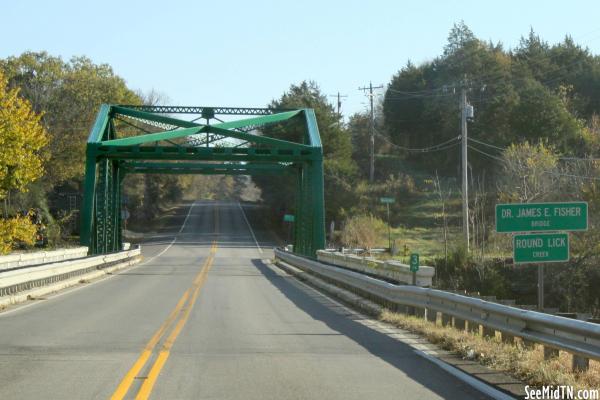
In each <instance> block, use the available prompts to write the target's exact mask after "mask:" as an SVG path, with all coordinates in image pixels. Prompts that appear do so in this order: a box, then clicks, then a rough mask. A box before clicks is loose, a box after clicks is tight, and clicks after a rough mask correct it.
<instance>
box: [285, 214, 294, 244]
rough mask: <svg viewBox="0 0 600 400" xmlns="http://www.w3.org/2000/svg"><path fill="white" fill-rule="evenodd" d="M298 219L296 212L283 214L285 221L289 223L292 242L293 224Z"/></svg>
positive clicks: (289, 237)
mask: <svg viewBox="0 0 600 400" xmlns="http://www.w3.org/2000/svg"><path fill="white" fill-rule="evenodd" d="M295 220H296V218H295V216H294V214H285V215H284V216H283V222H287V223H288V242H290V243H291V242H292V224H293V223H294V221H295Z"/></svg>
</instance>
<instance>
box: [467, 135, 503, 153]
mask: <svg viewBox="0 0 600 400" xmlns="http://www.w3.org/2000/svg"><path fill="white" fill-rule="evenodd" d="M468 140H469V141H470V142H475V143H479V144H481V145H483V146H488V147H491V148H494V149H497V150H500V151H504V149H503V148H502V147H498V146H496V145H493V144H490V143H486V142H482V141H481V140H477V139H473V138H472V137H470V138H468Z"/></svg>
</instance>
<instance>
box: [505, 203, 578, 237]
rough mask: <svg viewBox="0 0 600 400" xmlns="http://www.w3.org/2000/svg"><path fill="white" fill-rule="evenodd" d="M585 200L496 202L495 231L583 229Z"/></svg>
mask: <svg viewBox="0 0 600 400" xmlns="http://www.w3.org/2000/svg"><path fill="white" fill-rule="evenodd" d="M587 225H588V205H587V203H586V202H583V201H580V202H564V203H520V204H515V203H513V204H497V205H496V232H499V233H508V232H541V231H546V232H548V231H584V230H587Z"/></svg>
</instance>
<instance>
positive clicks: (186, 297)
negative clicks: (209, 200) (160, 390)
mask: <svg viewBox="0 0 600 400" xmlns="http://www.w3.org/2000/svg"><path fill="white" fill-rule="evenodd" d="M218 221H219V218H218V209H217V208H216V207H215V234H218V231H219V222H218ZM216 252H217V242H216V241H213V242H212V245H211V247H210V252H209V255H208V257H207V258H206V261H205V262H204V265H202V268H201V269H200V272H198V274H197V275H196V277H195V278H194V281H193V282H192V286H191V287H190V288H189V289H188V290H186V291H185V292H184V293H183V296H181V298H180V299H179V301H178V302H177V305H176V306H175V308H174V309H173V310H172V311H171V313H170V314H169V316H168V317H167V319H166V320H165V321H164V322H163V323H162V325H161V326H160V327H159V328H158V330H157V331H156V332H155V333H154V335H152V337H151V338H150V340H149V341H148V343H147V344H146V346H145V347H144V349H143V350H142V353H141V354H140V356H139V357H138V359H137V360H136V361H135V363H134V364H133V366H132V367H131V369H130V370H129V371H128V372H127V374H125V377H124V378H123V380H121V382H120V383H119V386H118V387H117V389H116V390H115V392H114V393H113V395H112V396H111V400H121V399H123V398H124V397H125V396H126V395H127V393H128V392H129V389H130V388H131V385H132V384H133V382H134V380H135V379H136V377H137V376H138V374H139V373H140V371H141V370H142V369H143V368H144V367H145V366H146V363H147V362H148V360H149V359H150V357H151V356H152V353H153V351H154V348H155V347H156V345H157V344H158V342H160V340H161V339H162V338H163V337H164V336H165V334H166V333H167V331H168V330H169V328H170V327H171V326H172V325H173V322H174V321H175V320H177V323H176V324H175V326H174V327H173V329H172V330H171V332H170V333H169V336H168V337H167V338H166V339H165V341H164V342H163V344H162V347H161V349H160V351H159V353H158V356H157V357H156V360H155V361H154V363H153V364H152V367H150V372H149V373H148V376H147V377H146V378H145V379H144V382H143V383H142V386H141V387H140V389H139V391H138V393H137V395H136V396H135V399H136V400H143V399H147V398H148V397H149V396H150V393H152V389H153V388H154V384H155V383H156V380H157V379H158V375H159V374H160V371H161V370H162V368H163V366H164V365H165V363H166V362H167V359H168V358H169V355H170V353H171V348H172V347H173V344H174V343H175V340H176V339H177V336H179V334H180V333H181V330H182V329H183V327H184V326H185V323H186V322H187V320H188V318H189V316H190V313H191V311H192V308H193V307H194V303H195V302H196V299H197V298H198V294H199V293H200V289H201V288H202V286H203V285H204V283H205V282H206V278H207V276H208V272H209V271H210V268H211V267H212V263H213V260H214V256H215V253H216Z"/></svg>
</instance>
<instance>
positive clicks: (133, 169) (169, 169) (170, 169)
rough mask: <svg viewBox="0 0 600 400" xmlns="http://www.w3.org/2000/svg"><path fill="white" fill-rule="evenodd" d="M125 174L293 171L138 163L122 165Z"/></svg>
mask: <svg viewBox="0 0 600 400" xmlns="http://www.w3.org/2000/svg"><path fill="white" fill-rule="evenodd" d="M122 167H123V169H124V171H126V172H127V173H158V174H211V175H215V174H217V175H254V174H263V173H266V174H285V173H289V172H293V171H294V167H293V165H281V164H237V163H236V164H222V163H219V164H210V163H148V162H144V163H140V162H127V163H124V164H123V165H122Z"/></svg>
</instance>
